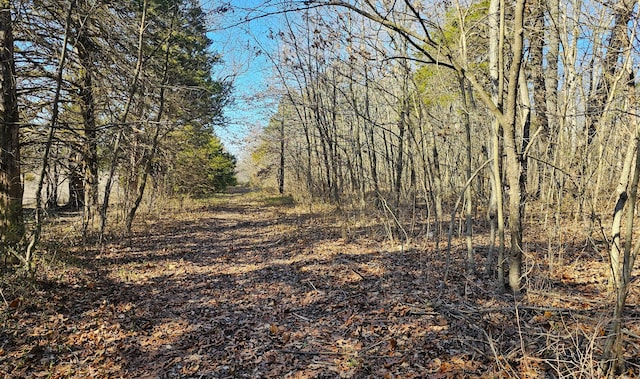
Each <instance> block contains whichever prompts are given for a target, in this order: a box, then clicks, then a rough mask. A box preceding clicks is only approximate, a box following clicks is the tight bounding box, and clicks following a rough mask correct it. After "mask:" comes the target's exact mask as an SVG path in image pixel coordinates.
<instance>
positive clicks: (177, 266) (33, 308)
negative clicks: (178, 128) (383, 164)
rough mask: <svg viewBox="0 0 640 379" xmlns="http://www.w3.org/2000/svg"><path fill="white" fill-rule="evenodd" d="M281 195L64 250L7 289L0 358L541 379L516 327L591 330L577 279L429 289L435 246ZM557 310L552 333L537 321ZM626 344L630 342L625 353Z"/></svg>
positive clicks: (104, 370) (174, 216)
mask: <svg viewBox="0 0 640 379" xmlns="http://www.w3.org/2000/svg"><path fill="white" fill-rule="evenodd" d="M281 200H282V199H279V198H265V197H257V196H253V195H252V194H247V193H234V194H227V195H223V196H221V197H220V198H218V199H217V200H216V201H214V202H211V203H208V204H205V203H199V204H200V205H197V206H196V205H191V206H188V207H185V208H183V209H182V210H178V211H176V212H167V213H164V214H162V215H160V217H158V218H157V219H156V218H155V217H151V216H150V215H147V216H146V220H143V221H142V222H140V223H139V225H138V229H137V231H136V232H135V233H134V235H133V236H132V237H131V238H128V239H125V240H122V241H119V242H115V241H114V242H111V243H109V244H108V245H106V246H105V247H103V248H102V249H101V250H99V251H91V250H88V251H86V252H82V251H80V250H78V251H75V252H74V253H73V254H72V255H71V254H69V255H68V256H65V257H64V259H63V260H62V261H61V262H60V263H58V267H50V268H49V269H48V270H50V272H45V273H41V276H42V279H38V281H37V282H36V284H35V285H31V286H30V287H29V288H30V290H31V291H32V292H31V293H30V294H27V293H24V294H22V296H20V294H19V293H18V294H13V295H14V298H16V299H19V302H18V303H15V304H9V302H12V299H11V298H10V299H7V301H6V303H7V306H6V307H3V314H2V321H3V329H2V335H1V339H0V343H1V345H0V372H4V373H5V377H7V378H8V377H49V378H64V377H73V378H85V377H92V378H119V377H122V378H282V377H291V378H337V377H345V378H349V377H355V378H365V377H374V378H384V377H388V378H394V377H402V378H411V377H416V378H417V377H421V378H424V377H434V378H453V377H487V378H488V377H495V375H496V373H502V375H504V377H511V376H513V377H516V376H517V377H530V378H535V377H540V378H542V377H545V371H547V370H551V368H550V367H549V366H548V365H545V364H544V362H543V361H541V360H540V359H533V358H532V359H529V360H528V359H525V358H526V355H524V356H523V354H521V350H519V349H520V348H521V347H523V346H524V344H523V343H522V342H523V341H524V342H525V343H526V348H527V349H528V350H527V351H528V352H530V353H531V354H532V355H533V354H534V353H536V352H538V353H539V352H540V351H541V350H537V349H544V348H545V346H547V345H548V344H549V343H550V342H552V343H553V344H554V347H553V349H555V350H556V351H562V350H563V349H565V350H566V349H572V348H573V349H574V350H575V348H576V346H572V345H571V344H572V341H573V340H574V339H573V338H572V336H573V334H572V333H573V329H572V328H573V325H577V326H576V328H582V329H577V330H583V332H582V333H583V335H582V337H581V338H583V339H585V340H588V338H589V336H590V334H589V333H598V329H597V328H598V327H599V326H598V325H599V324H598V322H597V320H596V321H595V322H593V323H589V322H586V321H585V320H588V319H589V317H593V315H601V314H602V312H603V310H602V309H601V305H600V304H597V303H595V302H589V301H588V299H586V298H585V297H584V293H578V292H574V294H573V295H572V297H566V293H565V294H564V295H562V294H556V295H554V298H553V300H551V299H550V298H546V299H539V301H540V302H541V303H544V304H543V305H545V307H544V308H543V307H539V308H536V304H534V302H533V301H532V299H534V297H531V298H530V299H529V300H525V299H518V300H516V299H513V297H512V296H509V295H496V293H495V291H494V290H492V289H491V288H489V287H487V284H486V283H487V282H488V281H487V280H481V279H477V278H474V277H465V276H464V275H463V272H462V270H458V269H456V268H454V269H453V270H452V272H451V274H450V281H451V283H450V284H449V285H447V286H446V287H440V286H439V284H440V283H441V279H442V274H443V272H442V271H443V267H444V260H443V259H442V256H436V255H434V254H433V252H428V251H429V247H423V248H419V249H413V250H412V249H407V250H401V251H398V250H397V249H396V248H391V247H390V246H387V244H385V243H384V242H381V241H375V239H367V238H357V236H358V233H359V231H358V230H357V228H355V229H354V230H352V231H351V232H352V234H353V235H354V236H355V238H351V239H350V240H349V241H345V240H344V239H343V238H342V237H341V235H342V233H341V230H340V227H339V225H340V224H339V223H338V222H337V219H336V217H335V216H334V215H332V213H331V212H327V211H326V210H324V211H320V210H318V211H315V212H313V211H310V210H308V209H307V210H306V211H301V209H300V208H296V207H293V206H287V205H286V204H283V202H282V201H281ZM363 228H364V226H363ZM360 232H362V233H361V234H363V235H364V234H366V235H371V234H372V231H371V230H368V231H365V230H361V231H360ZM365 232H366V233H365ZM460 256H462V255H460ZM456 262H457V261H455V260H454V265H456V264H458V263H456ZM463 264H464V263H463V262H462V261H460V262H459V265H460V267H462V265H463ZM454 267H455V266H454ZM45 278H46V279H45ZM3 287H4V286H3ZM576 288H577V287H576ZM583 292H584V291H583ZM3 296H8V291H7V290H5V291H4V293H3ZM539 296H542V295H539ZM562 296H565V298H563V297H562ZM527 301H528V303H526V302H527ZM515 302H518V303H519V304H520V305H521V308H520V309H519V310H518V312H516V311H515V307H514V303H515ZM12 303H13V302H12ZM547 306H548V307H547ZM561 306H562V307H563V308H560V307H561ZM554 307H555V308H554ZM570 312H574V313H570ZM567 316H569V317H567ZM562 318H564V321H563V322H564V328H566V329H567V333H566V336H565V337H566V339H563V338H565V337H563V336H562V335H558V336H555V337H554V336H553V335H549V334H545V333H547V331H548V330H549V329H550V327H551V325H556V326H558V325H560V324H555V322H556V321H555V320H559V319H562ZM516 319H518V321H519V322H520V324H519V325H518V324H516ZM518 326H519V327H518ZM523 336H524V337H523ZM492 344H494V345H493V346H492ZM493 349H496V350H493ZM631 349H637V343H636V344H634V345H633V346H630V351H629V354H631V356H633V355H632V354H636V356H637V355H638V354H637V353H638V352H639V350H631Z"/></svg>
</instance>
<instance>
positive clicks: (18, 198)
mask: <svg viewBox="0 0 640 379" xmlns="http://www.w3.org/2000/svg"><path fill="white" fill-rule="evenodd" d="M11 3H12V2H11V1H9V0H0V71H1V73H2V76H1V77H0V92H1V95H0V237H1V242H2V244H1V245H2V246H3V247H2V248H1V249H0V254H2V253H5V251H2V250H4V249H5V248H6V247H10V246H13V245H15V244H17V243H18V242H19V241H20V240H21V239H22V237H23V235H24V220H23V215H22V182H21V178H20V134H19V129H20V125H19V121H20V120H19V114H18V97H17V90H16V78H15V76H16V69H15V61H14V56H13V29H12V20H11Z"/></svg>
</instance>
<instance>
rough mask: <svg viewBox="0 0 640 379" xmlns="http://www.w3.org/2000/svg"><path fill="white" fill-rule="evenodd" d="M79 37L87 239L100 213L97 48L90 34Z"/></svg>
mask: <svg viewBox="0 0 640 379" xmlns="http://www.w3.org/2000/svg"><path fill="white" fill-rule="evenodd" d="M79 33H80V34H79V35H78V45H77V46H78V59H79V61H80V65H81V67H82V68H81V71H80V78H79V79H80V90H79V92H80V100H81V108H82V121H83V129H84V140H83V142H84V143H83V146H82V167H83V171H84V175H83V176H84V178H83V179H84V189H83V192H84V193H83V199H82V204H83V220H82V230H83V235H86V233H87V231H88V228H89V227H90V225H91V223H92V222H94V221H95V220H94V218H95V217H96V216H97V210H98V141H97V138H98V133H97V129H96V116H95V100H94V96H93V78H92V75H93V71H94V64H93V57H92V52H93V50H94V48H95V47H94V46H93V44H92V42H91V40H90V39H89V38H88V36H87V34H86V31H85V30H82V31H80V32H79Z"/></svg>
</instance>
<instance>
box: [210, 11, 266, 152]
mask: <svg viewBox="0 0 640 379" xmlns="http://www.w3.org/2000/svg"><path fill="white" fill-rule="evenodd" d="M225 3H227V2H225ZM228 3H230V4H229V5H230V10H229V11H227V12H225V13H224V14H215V13H212V15H211V21H212V26H213V27H214V28H215V29H214V30H212V31H211V32H210V33H209V34H208V36H209V38H210V39H211V40H212V41H213V45H212V49H214V50H215V51H216V52H218V53H220V54H221V55H222V59H223V63H222V64H221V65H219V66H217V67H216V70H217V72H216V75H217V76H218V77H219V78H228V77H233V78H234V93H233V98H234V102H233V103H232V104H231V105H230V106H229V107H228V108H227V110H226V112H225V115H226V117H227V119H228V120H229V123H228V125H227V126H226V127H225V128H220V129H218V130H216V133H217V134H218V136H219V137H220V138H221V139H222V142H223V143H224V145H225V146H226V147H227V149H228V150H229V151H230V152H231V153H232V154H234V155H235V156H236V157H238V158H240V155H242V153H243V152H245V150H246V149H245V146H246V144H245V142H246V141H245V140H246V138H247V136H248V135H249V134H250V132H251V131H252V130H255V129H257V128H259V127H261V126H264V125H266V123H267V122H268V121H269V118H270V117H271V115H272V112H273V110H275V106H273V105H272V104H271V102H272V101H273V99H270V98H268V97H266V98H265V95H266V94H267V89H268V86H269V84H270V83H271V84H272V82H270V80H271V78H272V72H273V71H272V65H271V62H270V61H269V58H268V56H267V54H264V53H263V52H262V50H263V49H265V50H267V52H268V53H269V54H272V53H273V52H274V51H275V50H276V49H277V46H276V44H277V43H276V41H274V40H273V39H270V38H268V35H269V30H270V28H271V30H274V31H276V30H277V29H278V16H267V17H264V18H259V19H257V20H253V21H249V22H243V20H245V19H247V18H249V19H250V18H253V17H255V16H258V15H260V14H262V13H263V12H264V11H265V10H266V11H270V10H271V11H273V10H274V8H273V7H267V8H265V6H264V5H263V4H264V3H265V2H264V1H261V0H233V1H231V2H228ZM201 4H202V6H203V8H204V9H205V11H207V10H210V9H213V8H215V7H218V6H220V1H219V0H201Z"/></svg>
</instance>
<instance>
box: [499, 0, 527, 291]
mask: <svg viewBox="0 0 640 379" xmlns="http://www.w3.org/2000/svg"><path fill="white" fill-rule="evenodd" d="M524 6H525V0H518V1H516V5H515V11H514V21H513V31H514V37H513V42H512V54H513V58H512V59H513V61H512V62H511V67H510V68H509V82H508V87H507V98H506V99H505V115H504V120H503V122H502V123H501V124H502V128H503V130H504V150H505V153H506V156H507V159H506V164H507V182H508V184H509V229H510V230H509V232H510V236H511V251H510V256H509V287H510V288H511V290H512V291H513V292H515V293H519V292H520V282H521V276H522V256H523V246H522V236H523V225H522V220H523V219H524V210H525V203H524V200H525V199H524V194H525V193H526V188H525V184H526V182H525V180H523V177H524V178H526V176H525V172H524V171H523V157H522V152H519V151H518V146H517V143H516V111H517V105H518V87H519V76H520V70H521V67H522V58H523V40H524V38H523V37H524Z"/></svg>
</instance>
